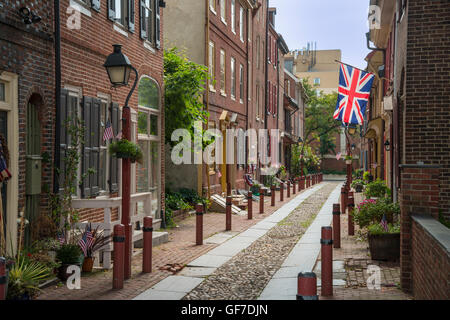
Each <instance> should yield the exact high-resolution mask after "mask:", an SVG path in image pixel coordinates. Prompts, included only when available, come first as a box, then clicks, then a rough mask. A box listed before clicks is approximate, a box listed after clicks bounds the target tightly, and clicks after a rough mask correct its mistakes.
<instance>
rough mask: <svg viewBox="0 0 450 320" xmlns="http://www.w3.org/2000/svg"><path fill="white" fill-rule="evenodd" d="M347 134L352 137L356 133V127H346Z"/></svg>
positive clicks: (351, 125) (352, 125)
mask: <svg viewBox="0 0 450 320" xmlns="http://www.w3.org/2000/svg"><path fill="white" fill-rule="evenodd" d="M348 133H349V134H350V135H351V136H352V135H354V134H355V133H356V125H354V124H349V125H348Z"/></svg>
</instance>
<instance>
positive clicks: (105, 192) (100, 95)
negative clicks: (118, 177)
mask: <svg viewBox="0 0 450 320" xmlns="http://www.w3.org/2000/svg"><path fill="white" fill-rule="evenodd" d="M97 97H98V98H99V99H100V101H101V103H102V104H103V103H105V104H106V114H107V115H108V116H109V120H110V121H111V120H112V119H111V116H112V113H111V110H110V108H111V96H110V95H109V94H104V93H98V94H97ZM100 108H101V107H100ZM105 121H108V119H105ZM120 122H121V121H120ZM119 125H120V124H119ZM104 126H106V122H105V123H104V124H103V126H102V124H101V123H100V128H101V129H102V128H104ZM111 126H112V123H111ZM101 129H100V134H99V135H100V139H101V140H100V153H101V152H102V151H103V150H106V166H105V181H102V183H103V182H104V183H105V186H106V190H104V189H101V188H99V189H100V195H99V197H101V196H106V195H109V194H110V193H111V191H110V190H109V184H108V180H109V177H110V176H109V174H110V172H109V171H110V165H111V155H110V154H109V152H108V147H109V145H110V143H111V142H110V140H108V141H106V146H103V135H102V134H101ZM118 130H120V129H118ZM119 132H120V131H119ZM119 132H113V133H114V135H115V136H117V135H118V134H119ZM100 159H101V154H100ZM99 161H100V160H99ZM99 187H100V186H99Z"/></svg>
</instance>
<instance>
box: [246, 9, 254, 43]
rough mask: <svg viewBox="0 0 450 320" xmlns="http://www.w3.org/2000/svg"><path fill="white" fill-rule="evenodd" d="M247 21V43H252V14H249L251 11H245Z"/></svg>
mask: <svg viewBox="0 0 450 320" xmlns="http://www.w3.org/2000/svg"><path fill="white" fill-rule="evenodd" d="M247 13H248V14H247V19H248V22H247V26H248V41H252V24H253V21H252V12H251V10H248V11H247Z"/></svg>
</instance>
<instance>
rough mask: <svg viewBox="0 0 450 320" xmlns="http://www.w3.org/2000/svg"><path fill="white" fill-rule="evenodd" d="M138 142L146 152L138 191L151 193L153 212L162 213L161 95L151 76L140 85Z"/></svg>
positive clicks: (139, 172) (139, 167)
mask: <svg viewBox="0 0 450 320" xmlns="http://www.w3.org/2000/svg"><path fill="white" fill-rule="evenodd" d="M138 94H139V106H138V144H139V146H140V147H141V149H142V153H143V155H144V157H143V161H142V164H137V167H136V171H137V192H139V193H140V192H151V193H152V196H151V208H152V215H155V214H156V213H157V212H159V191H160V190H159V186H160V179H161V177H160V161H161V152H160V150H161V148H160V94H159V88H158V86H157V84H156V83H155V82H154V81H153V80H151V79H150V78H147V77H144V78H142V79H141V81H140V83H139V88H138Z"/></svg>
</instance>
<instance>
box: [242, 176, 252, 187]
mask: <svg viewBox="0 0 450 320" xmlns="http://www.w3.org/2000/svg"><path fill="white" fill-rule="evenodd" d="M244 180H245V182H246V183H247V184H248V185H249V186H250V187H252V186H253V180H252V177H251V176H250V175H249V174H245V175H244Z"/></svg>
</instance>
